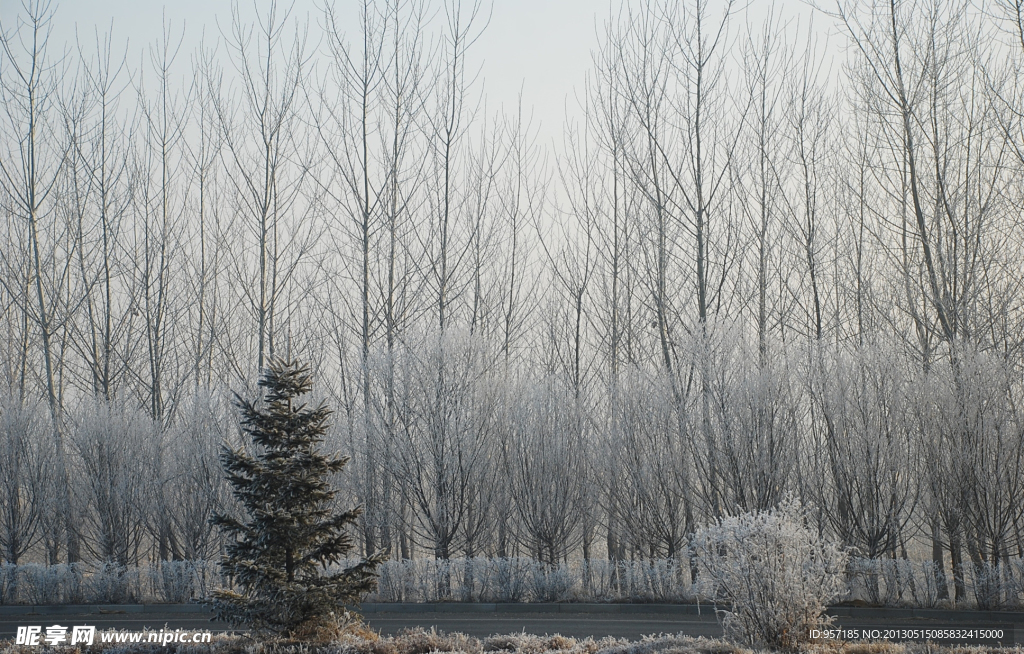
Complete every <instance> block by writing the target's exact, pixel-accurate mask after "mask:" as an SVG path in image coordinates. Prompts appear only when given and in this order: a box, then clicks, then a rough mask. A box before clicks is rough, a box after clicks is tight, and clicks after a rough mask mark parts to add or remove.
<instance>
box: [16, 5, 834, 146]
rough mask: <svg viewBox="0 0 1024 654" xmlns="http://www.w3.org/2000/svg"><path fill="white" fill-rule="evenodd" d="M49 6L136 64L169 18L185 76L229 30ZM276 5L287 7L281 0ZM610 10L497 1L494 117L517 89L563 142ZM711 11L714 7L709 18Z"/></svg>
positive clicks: (135, 8) (491, 44) (211, 12)
mask: <svg viewBox="0 0 1024 654" xmlns="http://www.w3.org/2000/svg"><path fill="white" fill-rule="evenodd" d="M268 2H269V0H258V1H257V3H256V5H258V6H260V7H265V6H266V5H267V4H268ZM21 4H22V0H0V21H2V23H3V24H4V26H5V28H8V26H10V25H13V24H14V23H13V19H14V18H15V17H16V15H17V14H18V12H19V11H20V9H21ZM54 4H55V6H56V8H57V11H56V21H55V25H54V33H53V39H54V44H55V45H65V44H67V46H68V47H71V46H73V44H74V42H75V34H76V30H77V32H78V34H79V36H80V38H81V39H82V41H83V42H84V43H86V44H91V43H92V42H93V38H94V34H95V31H96V29H97V28H99V30H100V31H101V32H102V31H106V30H107V29H109V28H110V27H111V25H112V26H113V34H114V38H115V42H120V43H122V44H123V43H124V42H125V40H127V41H129V52H130V55H129V56H130V57H132V58H133V60H134V61H138V56H139V52H140V51H141V49H142V48H143V47H145V46H146V45H148V44H150V43H152V42H154V41H156V40H157V39H158V38H159V36H160V29H161V24H162V14H165V15H166V18H167V20H168V21H169V22H170V23H171V25H172V28H173V29H174V31H175V33H176V34H181V33H182V31H184V41H183V50H184V53H186V56H185V57H183V58H182V61H181V63H183V64H186V65H185V66H182V68H181V73H185V72H187V62H188V56H187V53H188V52H190V51H191V50H192V49H193V48H194V47H195V45H196V44H198V43H199V41H200V39H201V38H203V34H204V33H205V34H206V38H207V39H208V40H210V39H216V38H217V37H219V35H220V29H221V28H220V27H219V26H218V20H219V25H220V26H223V27H224V28H227V26H228V21H229V20H230V12H231V0H177V1H176V2H172V3H166V4H164V3H161V2H157V1H150V0H62V1H59V2H58V1H56V0H55V2H54ZM239 4H240V7H241V8H242V11H243V12H244V13H248V14H250V15H253V11H254V9H253V6H254V3H253V2H251V1H250V0H242V1H241V2H240V3H239ZM279 4H280V5H281V6H285V7H287V6H288V2H287V0H282V1H281V2H280V3H279ZM357 4H358V3H356V2H354V1H351V0H349V1H346V0H337V5H336V6H337V7H338V9H339V11H338V14H339V16H340V17H342V18H344V19H345V20H347V21H348V23H347V31H348V33H349V34H351V35H354V34H356V33H357V32H358V20H357V19H358V14H357ZM433 4H435V5H439V3H433ZM713 4H718V3H713ZM741 4H742V3H737V6H739V5H741ZM771 5H772V3H770V2H767V1H760V0H758V1H754V2H751V3H750V5H747V6H741V7H740V8H739V9H737V13H738V14H740V15H739V16H737V17H736V18H737V20H735V21H734V22H733V29H734V30H738V29H745V28H743V27H742V24H743V22H746V21H750V22H752V23H758V22H762V21H763V19H764V16H766V15H767V11H768V9H769V8H770V6H771ZM776 6H777V7H781V8H782V9H783V10H784V11H785V12H787V14H786V15H787V16H797V15H802V16H801V22H803V23H804V24H806V22H807V21H806V15H807V14H808V13H809V11H808V10H807V7H806V5H805V4H804V3H796V2H788V3H787V2H780V3H778V4H777V5H776ZM322 7H323V2H322V0H296V1H295V5H294V9H293V15H294V16H296V17H299V18H300V19H303V20H305V19H306V18H307V17H308V20H309V22H310V25H311V28H312V29H311V35H312V34H316V32H317V31H318V29H317V28H316V25H317V23H318V21H319V20H320V16H321V12H322ZM613 7H614V9H615V11H616V12H617V11H618V7H619V0H494V2H493V6H492V11H491V20H490V24H489V25H488V27H487V29H486V31H485V32H484V35H483V38H481V39H480V41H479V42H478V43H477V44H476V45H475V46H474V49H473V50H472V51H471V52H470V54H471V58H472V59H473V61H474V62H475V63H476V65H477V66H479V67H480V71H481V82H482V84H483V85H484V86H483V88H484V89H485V90H486V96H487V103H488V109H489V110H490V111H494V110H497V109H498V108H499V107H500V106H501V105H504V106H505V108H506V110H507V111H513V110H514V107H515V104H516V101H517V97H518V95H519V92H520V89H522V94H523V104H524V110H525V111H524V113H525V114H526V116H529V115H530V114H531V113H532V115H533V120H534V127H539V135H540V139H541V140H542V141H546V142H550V141H551V140H555V141H558V142H560V140H561V134H562V129H563V127H562V126H563V123H564V119H565V116H566V110H567V105H568V111H569V113H570V114H575V113H576V109H577V107H578V103H577V100H576V97H577V94H578V93H580V92H581V89H582V88H583V83H584V79H585V76H586V74H587V71H588V70H589V68H590V65H591V52H592V51H593V50H594V49H595V48H596V47H597V45H598V37H597V34H598V32H599V31H601V30H602V29H603V24H604V22H605V21H606V20H607V18H608V16H609V15H611V13H612V11H613ZM717 13H719V12H718V11H714V10H713V11H712V15H716V14H717ZM816 22H817V23H819V24H822V25H824V24H826V23H827V22H828V21H826V20H822V19H821V18H820V17H819V18H818V19H816ZM122 47H123V46H122Z"/></svg>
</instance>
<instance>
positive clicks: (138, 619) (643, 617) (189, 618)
mask: <svg viewBox="0 0 1024 654" xmlns="http://www.w3.org/2000/svg"><path fill="white" fill-rule="evenodd" d="M362 612H363V615H364V618H365V620H366V622H367V623H368V624H369V626H370V627H371V628H373V629H376V630H379V631H380V632H381V633H382V634H385V635H389V634H395V633H398V632H399V631H401V630H403V629H406V628H415V627H423V628H426V629H429V628H431V627H434V628H437V629H438V630H440V631H447V632H454V631H459V632H462V633H465V634H468V635H470V636H477V637H482V636H489V635H493V634H507V633H519V632H523V631H525V632H526V633H534V634H538V635H544V634H555V633H559V634H562V635H563V636H571V637H577V638H579V637H586V636H594V637H596V638H600V637H604V636H614V637H616V638H630V639H637V638H639V637H640V636H642V635H646V634H660V633H665V634H677V633H683V634H686V635H690V636H707V637H717V636H721V635H722V629H721V626H720V625H719V624H718V620H717V618H716V616H715V611H714V607H713V606H711V605H709V604H701V605H694V604H583V603H579V604H575V603H552V604H544V603H519V604H500V603H456V602H451V603H436V604H412V603H396V604H370V603H367V604H364V605H363V606H362ZM828 612H829V614H830V615H834V616H836V624H837V626H838V627H842V628H844V629H859V630H861V633H863V630H864V629H879V630H885V629H893V628H902V629H925V628H927V629H976V628H991V627H993V626H995V627H998V628H1000V629H1003V630H1004V633H1005V635H1004V638H1003V640H1002V642H1003V643H1004V644H1013V643H1018V644H1020V643H1024V613H1022V612H1007V611H952V610H948V609H905V608H868V607H846V606H837V607H832V608H830V609H829V611H828ZM210 615H211V612H210V610H209V609H207V608H206V607H204V606H202V605H198V604H114V605H112V604H93V605H65V606H20V605H19V606H0V639H9V638H12V637H13V636H14V635H15V632H16V629H17V627H18V626H23V625H41V626H44V627H45V626H49V625H51V624H54V623H60V624H62V625H64V626H69V625H75V624H82V625H86V624H88V625H94V626H96V627H97V628H99V629H125V630H130V631H139V630H143V629H147V628H148V629H155V630H159V629H161V628H169V629H183V630H210V631H214V632H225V631H232V629H231V628H230V626H229V625H226V624H225V623H222V622H211V621H210Z"/></svg>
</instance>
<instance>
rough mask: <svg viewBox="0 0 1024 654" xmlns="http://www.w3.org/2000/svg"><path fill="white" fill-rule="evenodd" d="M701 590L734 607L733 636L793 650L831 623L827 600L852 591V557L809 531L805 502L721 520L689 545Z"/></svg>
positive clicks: (728, 625)
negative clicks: (848, 569) (848, 582)
mask: <svg viewBox="0 0 1024 654" xmlns="http://www.w3.org/2000/svg"><path fill="white" fill-rule="evenodd" d="M691 548H692V553H693V556H694V557H695V559H696V562H697V565H698V567H699V571H698V582H697V590H698V592H699V593H700V594H701V595H702V596H704V597H707V598H709V599H711V600H712V601H714V602H720V603H723V604H726V605H728V607H729V608H728V610H723V611H721V614H722V615H723V620H722V625H723V627H724V629H725V633H726V635H727V636H728V637H730V638H732V639H735V640H738V641H740V642H743V643H746V644H749V645H760V646H766V647H769V648H773V649H775V648H786V649H789V648H794V647H795V646H796V645H797V644H798V643H800V642H803V641H807V640H808V639H809V635H810V630H811V629H813V628H815V627H821V626H823V625H826V624H828V623H829V622H830V621H831V618H829V617H827V616H825V615H824V611H825V606H826V604H827V603H828V602H830V601H832V600H833V599H835V598H836V597H838V596H840V595H841V594H842V593H843V592H844V590H845V589H846V586H845V582H844V576H843V571H844V569H845V566H846V561H847V554H846V552H845V551H844V550H843V549H842V548H841V547H840V546H839V544H837V543H834V542H828V541H823V540H821V539H820V538H819V536H818V534H817V533H816V532H815V531H814V530H812V529H811V528H809V526H808V524H807V514H806V511H805V510H804V509H803V507H802V506H801V505H800V503H799V502H797V501H795V500H787V501H785V502H783V503H782V504H780V505H779V506H778V507H777V508H774V509H771V510H769V511H762V512H759V513H746V514H743V515H740V516H736V517H731V518H723V519H721V520H719V521H718V522H717V523H716V524H714V525H712V526H710V527H708V528H706V529H704V530H702V531H700V532H698V533H697V534H696V535H695V536H694V539H693V543H692V545H691Z"/></svg>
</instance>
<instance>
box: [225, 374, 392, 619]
mask: <svg viewBox="0 0 1024 654" xmlns="http://www.w3.org/2000/svg"><path fill="white" fill-rule="evenodd" d="M259 385H260V386H261V387H262V388H263V389H265V394H264V402H263V405H262V406H259V407H258V406H257V405H256V404H255V403H253V402H249V401H246V400H243V399H242V398H241V397H239V396H238V395H237V394H236V395H235V404H236V406H237V407H238V409H239V410H240V412H241V426H242V430H243V431H244V432H245V434H246V435H248V436H249V438H251V440H252V443H253V446H254V447H252V448H251V453H246V452H245V451H243V450H241V449H238V450H236V449H231V448H229V447H227V446H225V447H224V449H223V451H222V454H221V463H222V465H223V466H224V469H225V472H226V476H227V479H228V481H229V483H230V484H231V486H232V487H233V491H232V492H233V494H234V496H235V498H236V499H237V500H238V501H239V502H240V503H241V505H242V506H243V507H244V508H245V512H246V513H247V514H248V515H247V518H246V519H245V521H242V520H238V519H236V518H234V517H231V516H228V515H223V514H217V515H216V516H215V517H214V518H213V522H214V524H216V525H218V526H219V527H220V528H221V529H222V530H223V531H224V532H225V533H226V534H227V535H228V537H229V543H228V546H227V554H226V556H224V557H223V559H222V560H221V568H222V570H223V571H224V573H225V574H227V575H230V576H231V578H233V579H234V581H235V583H236V584H237V585H238V587H240V589H241V592H235V591H233V590H226V589H221V590H217V591H214V593H213V599H212V601H211V604H213V607H214V610H215V613H216V617H217V618H218V619H221V620H225V621H228V622H230V623H232V624H235V625H239V626H248V627H250V628H253V629H255V630H257V631H263V632H267V631H269V632H275V633H278V634H281V635H284V636H294V635H296V634H300V633H312V632H313V631H315V630H318V629H320V627H321V626H328V625H330V623H331V616H332V615H340V614H341V611H342V610H343V606H344V605H345V604H351V603H354V602H357V601H358V600H359V597H360V596H361V595H362V594H364V593H367V592H369V591H370V590H372V589H373V587H374V585H375V584H376V573H375V568H376V566H377V565H378V564H379V563H380V562H381V561H382V560H383V557H382V555H381V554H379V553H378V554H374V555H372V556H370V557H369V558H367V559H364V560H362V561H360V562H359V563H358V564H356V565H354V566H351V567H349V568H347V569H344V570H341V571H338V572H329V571H328V567H329V566H331V565H333V564H336V563H338V562H339V561H340V560H341V559H343V558H345V556H346V555H347V554H348V553H349V552H350V551H352V548H353V543H352V539H351V538H350V537H349V535H348V534H347V533H346V528H347V527H348V526H349V525H350V524H351V523H352V522H353V521H354V520H355V519H356V517H357V516H358V515H359V513H360V509H358V508H356V509H353V510H351V511H347V512H345V513H341V514H334V515H332V512H331V504H332V502H331V501H332V499H333V498H334V495H335V493H336V491H335V490H334V489H333V488H331V485H330V483H329V480H328V477H329V475H331V474H333V473H336V472H339V471H340V470H341V469H342V468H343V467H344V466H345V464H346V463H347V462H348V457H337V456H327V455H324V454H322V453H321V452H320V450H319V445H320V443H321V441H322V440H323V436H324V433H325V431H326V430H327V425H328V418H329V416H330V413H331V411H330V409H328V408H327V407H326V406H324V404H323V403H321V404H320V405H319V406H317V407H315V408H308V407H307V406H306V405H305V404H304V403H300V402H297V398H299V397H300V396H302V395H305V394H306V393H308V392H309V391H310V389H311V388H312V378H311V376H310V375H309V371H308V369H307V368H305V367H300V366H299V365H297V364H296V363H294V362H288V361H280V360H275V361H272V362H271V363H270V365H269V367H268V368H267V369H266V370H265V372H264V374H263V376H262V377H261V378H260V381H259Z"/></svg>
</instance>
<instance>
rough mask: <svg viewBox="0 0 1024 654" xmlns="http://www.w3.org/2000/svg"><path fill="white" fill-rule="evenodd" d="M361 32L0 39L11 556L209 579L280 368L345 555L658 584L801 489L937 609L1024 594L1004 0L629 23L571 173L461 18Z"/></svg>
mask: <svg viewBox="0 0 1024 654" xmlns="http://www.w3.org/2000/svg"><path fill="white" fill-rule="evenodd" d="M343 11H345V12H347V11H353V9H352V8H351V7H350V6H348V5H347V4H343V3H338V4H337V5H334V4H330V3H329V4H327V6H326V7H325V8H324V7H322V8H321V9H319V10H317V12H315V13H313V14H312V15H311V17H310V18H308V19H307V18H306V17H305V16H301V17H300V16H299V14H298V12H295V11H293V10H291V9H290V8H289V6H288V5H287V3H276V4H275V3H273V2H271V3H269V4H266V5H265V6H263V5H262V4H261V8H260V13H259V17H258V20H257V21H256V22H249V21H248V20H247V19H246V18H245V14H244V13H243V12H241V11H239V10H238V9H237V7H236V9H235V10H234V11H233V12H231V14H230V15H227V16H223V17H221V20H219V26H220V29H219V32H217V34H216V37H215V38H210V39H208V40H206V41H204V42H203V43H202V45H201V46H199V47H198V48H196V49H195V50H194V51H187V50H186V49H185V48H183V47H182V46H181V43H182V31H181V28H180V26H175V25H174V24H172V23H170V22H168V23H166V24H165V25H164V28H163V30H162V37H161V39H160V40H159V41H158V42H155V43H152V44H150V45H148V46H147V47H146V48H145V56H143V57H142V58H141V59H140V60H139V61H135V60H134V58H129V57H128V55H127V54H126V53H127V50H126V47H125V45H124V43H123V41H122V40H119V39H123V36H119V35H117V34H105V33H102V32H97V33H96V34H95V35H88V36H87V35H85V34H84V33H83V35H82V36H81V37H80V39H79V40H78V41H76V42H73V43H57V42H55V41H54V40H53V39H52V38H51V30H52V29H53V28H54V25H55V24H56V23H57V22H59V21H60V20H61V13H60V9H59V7H58V6H57V5H56V4H55V3H51V2H49V1H48V0H25V3H24V5H23V7H22V9H21V11H20V12H19V13H17V14H16V15H14V14H12V18H11V19H9V20H8V19H7V18H6V17H5V20H4V22H3V23H2V24H0V108H2V111H0V215H2V217H3V221H2V224H0V230H2V233H0V548H2V554H0V559H2V560H3V561H4V562H8V563H19V562H21V563H24V562H27V561H36V562H47V563H58V562H73V561H79V560H87V561H107V562H115V563H119V564H121V565H131V564H137V563H140V562H144V561H167V560H172V559H212V558H215V556H216V555H217V554H218V553H219V552H220V551H221V548H222V543H221V542H220V541H219V540H218V537H217V536H216V535H215V533H214V532H212V531H211V527H210V525H209V518H210V516H211V514H212V513H213V512H215V511H218V510H221V511H223V510H227V509H230V496H229V493H228V492H227V490H226V487H225V483H224V481H223V480H222V479H221V473H220V468H219V463H218V460H217V456H218V452H219V448H220V445H221V443H222V442H223V441H224V440H227V441H229V442H232V443H234V442H236V439H237V438H238V433H237V418H236V416H235V412H234V409H233V407H232V405H231V392H232V391H237V392H238V393H239V394H240V395H242V396H244V397H249V396H251V395H253V393H254V382H255V379H256V378H257V375H258V372H259V370H260V369H261V368H262V367H263V366H264V365H265V364H266V362H267V361H268V360H269V359H270V358H272V357H285V358H297V359H300V360H302V361H306V362H309V364H310V365H311V367H312V369H313V371H314V374H315V378H316V380H317V387H316V392H317V393H319V394H320V395H321V396H322V397H323V398H325V399H326V400H327V402H328V404H329V405H330V406H331V407H333V408H334V410H335V412H334V415H333V428H332V433H331V437H330V438H331V444H332V446H334V447H336V448H338V449H340V450H341V451H342V452H344V453H350V454H352V456H353V460H352V464H351V465H350V466H349V468H348V469H347V470H346V473H345V474H344V475H343V476H342V478H341V479H339V483H341V484H343V485H344V487H345V488H346V491H347V492H346V494H345V498H344V501H345V503H346V504H348V503H350V502H351V501H353V500H354V501H356V502H358V503H360V504H361V505H362V506H363V507H364V509H365V512H364V514H363V515H362V517H361V522H360V534H359V536H360V538H359V542H360V547H361V550H362V551H363V552H371V551H374V550H376V549H386V550H388V551H389V552H390V555H391V557H392V558H395V559H417V558H425V557H427V558H433V559H438V560H447V559H451V558H456V557H479V556H487V557H510V556H528V557H532V558H534V559H536V560H538V561H541V562H545V563H549V564H558V563H559V562H564V561H567V560H580V559H583V560H590V559H609V560H622V559H661V558H669V559H674V558H679V557H683V556H685V552H686V548H687V546H688V543H689V541H690V537H691V536H692V534H693V533H694V532H695V531H696V530H697V529H699V528H700V527H702V526H704V525H707V524H709V523H710V522H712V521H714V520H716V519H719V518H721V517H724V516H730V515H736V514H738V513H742V512H747V511H754V510H763V509H767V508H770V507H774V506H777V505H778V504H779V503H780V502H781V501H783V500H784V499H785V498H787V497H790V496H792V497H796V498H799V499H800V500H801V501H802V502H803V503H804V505H806V506H807V507H810V511H811V515H813V516H815V520H816V521H817V528H818V529H819V530H820V533H822V534H828V535H830V536H832V537H835V538H837V539H839V540H840V541H841V542H842V543H843V544H844V545H846V546H849V547H851V548H855V549H854V550H853V551H854V552H855V553H856V554H857V555H859V556H863V557H869V558H889V559H905V558H910V559H915V560H920V559H928V560H931V561H932V562H933V563H934V564H935V567H936V569H937V570H939V571H943V572H944V574H945V575H948V577H949V579H951V580H952V581H951V589H952V591H953V592H954V593H955V595H956V598H955V599H957V600H960V599H962V597H963V596H964V594H965V592H966V591H965V589H964V586H963V578H964V575H963V572H962V571H963V569H964V566H967V565H972V564H973V565H975V566H981V565H985V564H988V565H996V564H999V563H1001V562H1006V561H1009V560H1010V559H1011V558H1020V557H1024V405H1022V400H1024V379H1022V373H1024V265H1022V263H1024V261H1022V259H1021V255H1020V252H1021V250H1022V248H1024V3H1022V2H1020V0H1001V2H993V3H980V4H978V5H976V4H973V3H970V2H965V1H960V0H949V1H946V0H903V1H898V0H885V1H882V0H861V1H856V0H837V1H836V2H834V3H831V2H824V1H823V2H821V3H820V5H819V6H818V7H817V8H816V10H815V12H814V23H813V25H807V24H801V23H800V22H798V21H795V20H794V19H792V18H791V17H788V16H787V15H786V14H785V13H784V12H783V11H782V10H781V9H776V10H773V11H771V12H769V14H768V16H767V18H765V19H764V20H760V19H759V20H757V21H753V20H751V19H750V18H749V17H748V16H747V14H746V13H745V11H744V10H743V8H742V7H740V6H739V3H731V2H729V1H728V0H725V1H721V2H705V1H704V0H687V1H686V2H675V1H672V0H643V1H641V2H624V3H622V7H621V8H619V9H615V10H614V11H613V12H612V14H611V15H610V16H609V17H608V19H607V20H606V21H605V22H603V23H602V24H601V25H599V26H598V31H599V46H598V47H597V49H596V50H595V51H594V52H593V53H592V55H593V63H592V67H591V70H590V72H589V73H588V76H587V78H586V80H585V81H584V80H581V81H580V86H579V87H578V88H577V89H576V92H575V96H574V99H573V102H574V103H576V104H577V105H578V109H579V111H575V112H570V115H569V116H568V117H567V118H566V122H565V128H564V138H563V140H562V142H560V143H551V144H548V143H543V142H541V141H540V139H539V138H538V129H537V127H536V125H535V124H534V123H533V122H532V121H531V119H530V111H529V105H530V102H529V98H528V97H522V98H521V99H520V102H519V104H518V106H514V107H507V106H506V107H502V108H500V109H497V108H495V107H493V106H490V105H488V103H487V102H486V97H485V94H484V91H483V88H482V83H481V81H480V62H479V60H478V59H477V58H475V54H474V52H475V51H474V46H476V45H477V43H478V41H479V40H480V39H485V38H486V37H487V28H488V19H489V12H490V8H489V6H488V5H487V4H486V3H484V2H483V0H462V1H461V2H458V1H443V0H438V1H437V2H431V1H428V0H362V2H361V4H360V5H359V7H358V14H359V22H358V25H359V27H360V29H359V30H358V31H354V32H353V31H348V32H346V31H345V30H344V29H343V28H342V27H341V26H342V25H343V24H346V21H345V20H342V18H341V17H340V15H339V12H343ZM5 16H6V15H5ZM826 34H827V35H830V36H829V39H828V42H826V40H825V36H824V35H826ZM207 36H208V37H209V34H208V35H207ZM837 52H838V53H839V54H837V55H836V56H834V57H833V56H832V54H834V53H837ZM942 588H943V590H944V589H945V585H943V586H942ZM940 592H941V591H940Z"/></svg>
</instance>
